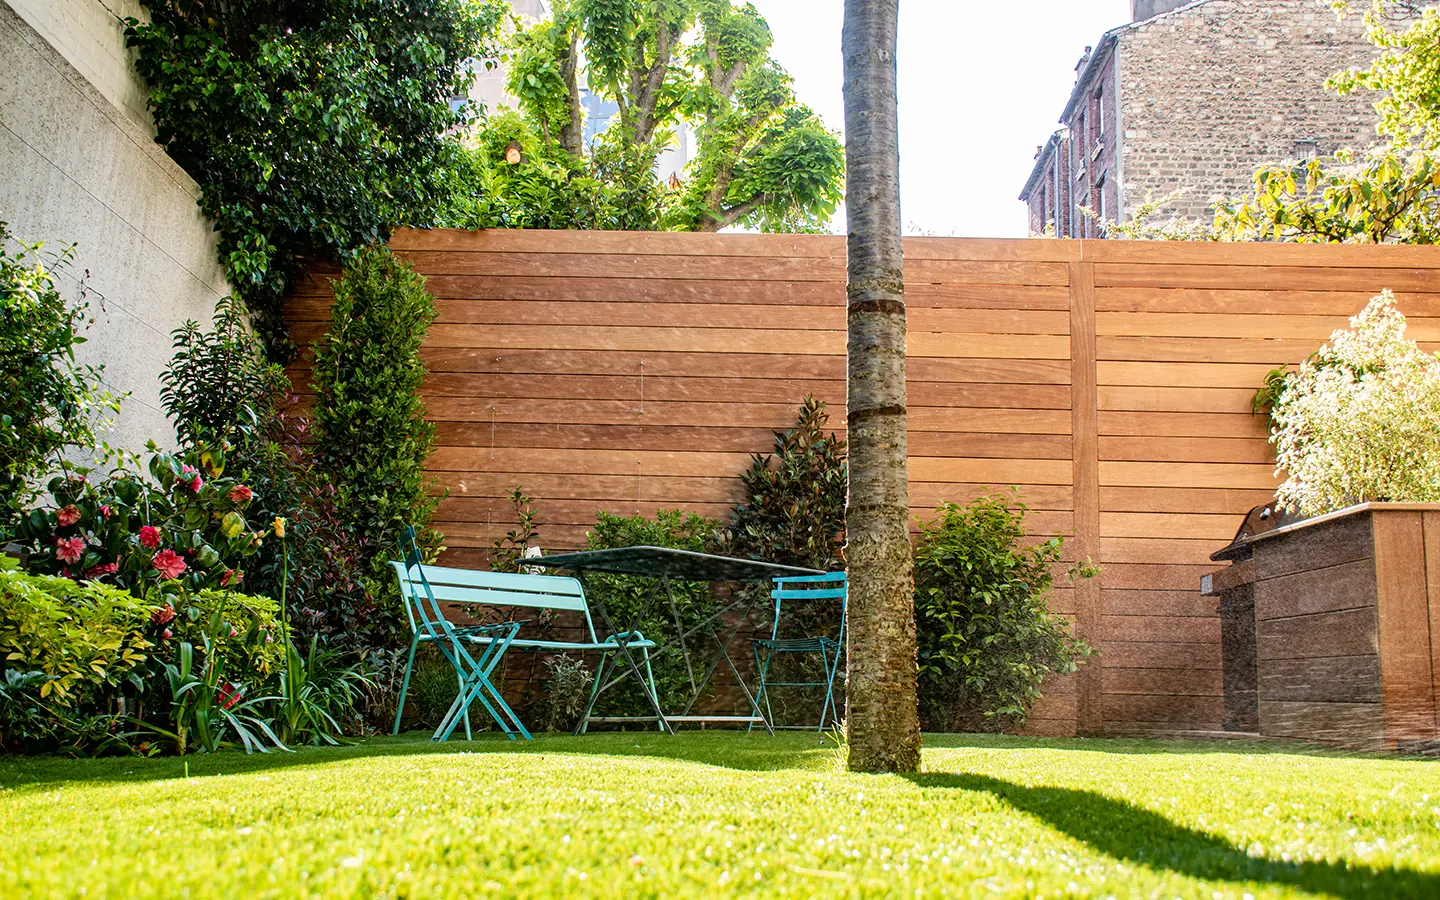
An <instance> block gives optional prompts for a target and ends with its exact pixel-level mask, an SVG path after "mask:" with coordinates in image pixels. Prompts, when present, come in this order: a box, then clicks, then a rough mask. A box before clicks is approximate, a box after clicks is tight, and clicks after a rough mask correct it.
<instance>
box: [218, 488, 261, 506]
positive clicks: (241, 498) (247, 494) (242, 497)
mask: <svg viewBox="0 0 1440 900" xmlns="http://www.w3.org/2000/svg"><path fill="white" fill-rule="evenodd" d="M225 496H227V497H229V498H230V502H232V503H249V502H250V498H251V497H253V496H255V492H254V491H252V490H250V489H249V488H248V487H246V486H245V485H243V484H237V485H235V486H234V487H233V488H231V489H230V493H228V494H226V495H225Z"/></svg>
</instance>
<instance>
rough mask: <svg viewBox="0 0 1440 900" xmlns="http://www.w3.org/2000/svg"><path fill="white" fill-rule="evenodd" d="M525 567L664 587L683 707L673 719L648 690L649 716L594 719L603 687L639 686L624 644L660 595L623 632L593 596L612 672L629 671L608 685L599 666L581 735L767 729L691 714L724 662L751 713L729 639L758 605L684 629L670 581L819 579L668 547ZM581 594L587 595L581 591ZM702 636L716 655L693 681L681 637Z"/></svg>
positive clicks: (748, 719) (729, 607)
mask: <svg viewBox="0 0 1440 900" xmlns="http://www.w3.org/2000/svg"><path fill="white" fill-rule="evenodd" d="M522 562H523V564H524V565H527V566H544V567H546V568H551V569H568V570H570V571H572V572H575V573H576V574H577V575H579V576H580V577H581V579H582V580H583V578H584V575H585V573H586V572H608V573H611V574H616V575H641V576H644V577H647V578H654V579H657V580H658V582H659V585H660V587H661V588H662V589H663V596H664V597H665V599H666V601H667V602H668V603H669V606H670V614H671V615H672V616H673V617H674V619H675V624H676V635H677V636H676V641H677V642H678V643H679V645H680V647H679V649H680V655H681V657H682V658H683V659H684V660H685V672H686V675H687V676H688V677H689V680H690V689H691V690H690V699H689V702H688V703H687V704H686V706H685V709H684V710H683V711H682V712H680V713H678V714H674V715H670V714H667V713H665V712H664V711H663V710H661V709H660V705H659V704H658V703H657V702H655V700H654V699H653V698H651V697H650V695H649V692H648V691H643V692H642V693H645V695H646V699H647V700H649V701H650V705H651V707H652V708H653V709H654V710H655V715H654V716H653V717H652V716H594V715H591V713H593V712H594V708H595V701H596V699H598V696H599V694H600V693H601V692H602V691H603V690H605V689H606V688H609V687H611V686H612V685H614V684H615V682H617V681H619V680H620V679H621V678H623V677H624V674H631V675H634V677H635V678H636V680H637V681H639V682H641V684H644V682H645V679H644V677H643V676H642V675H641V672H640V664H639V663H638V662H637V661H636V659H635V658H634V656H633V655H632V654H631V652H630V648H629V647H628V646H627V645H626V644H627V642H626V640H625V638H626V637H628V636H629V635H630V634H631V633H632V632H634V631H635V629H636V628H637V627H638V626H639V624H640V621H641V620H642V619H643V618H644V617H645V614H646V613H647V612H649V610H650V605H651V603H652V602H653V601H654V600H655V599H656V598H657V597H658V596H659V595H660V592H652V593H651V596H650V598H649V600H647V601H646V603H645V604H644V605H643V606H642V607H641V608H640V609H639V610H638V611H637V612H636V613H635V615H634V617H633V619H632V621H631V622H630V624H629V626H628V627H627V628H624V629H620V628H616V627H615V623H614V622H613V621H611V619H610V612H609V610H607V609H606V608H605V604H604V603H603V602H601V601H597V600H596V599H594V598H593V597H592V598H591V599H590V603H591V604H592V606H593V607H594V608H595V612H596V613H597V614H598V615H599V616H600V621H601V622H602V623H603V624H604V626H605V628H606V629H608V631H609V633H610V634H612V635H615V636H616V642H617V643H618V644H619V645H620V652H619V653H617V654H614V655H613V656H610V657H608V659H609V669H610V670H611V671H613V669H614V668H615V666H616V665H617V664H618V660H619V657H622V656H623V657H624V660H625V663H626V665H627V666H628V667H629V671H628V673H622V674H621V675H619V676H616V677H615V678H614V679H613V680H611V681H610V682H608V683H607V682H606V678H607V677H608V676H609V674H610V672H609V671H607V669H606V665H605V664H603V663H602V665H601V670H600V671H599V672H598V673H596V676H595V677H596V680H597V683H598V684H599V685H600V688H599V689H598V690H597V691H596V692H595V693H593V694H592V695H591V698H590V702H589V703H588V704H587V705H586V707H585V713H584V715H582V716H581V717H580V724H579V725H577V726H576V727H575V733H576V734H580V733H582V732H584V731H585V729H586V728H587V727H588V726H589V724H590V723H592V722H648V721H652V719H653V720H654V721H656V722H657V723H658V724H659V725H660V727H661V728H663V729H664V730H666V731H668V732H670V733H672V734H673V733H674V731H675V729H674V727H673V724H674V723H677V722H728V723H749V724H754V723H757V722H758V723H759V724H761V725H764V726H765V728H766V730H767V731H768V730H770V723H769V722H766V721H765V719H764V717H763V716H758V715H746V716H705V715H692V714H691V711H692V710H693V709H694V707H695V702H696V701H697V700H699V699H700V695H701V694H702V693H703V692H704V690H705V688H706V687H707V686H708V685H709V684H710V680H711V679H712V678H714V676H715V671H716V670H717V669H718V668H719V667H720V663H721V662H722V661H723V662H724V663H726V664H727V665H728V666H729V667H730V672H731V673H732V674H733V675H734V676H735V683H736V684H738V685H739V686H740V690H741V691H743V692H744V693H745V698H746V699H747V700H749V701H750V708H751V710H752V711H753V710H754V709H755V708H756V706H755V697H754V695H753V694H751V693H750V688H749V687H748V686H746V684H745V679H744V678H742V677H740V671H739V669H737V668H736V667H735V661H734V660H733V659H731V658H730V652H729V649H728V647H729V643H730V641H731V640H733V639H734V637H735V633H736V632H737V631H738V630H739V628H740V625H741V624H742V623H743V622H744V621H745V620H746V618H748V617H749V614H750V612H751V611H752V610H753V609H754V606H755V605H756V603H757V601H755V600H754V599H753V598H752V599H751V600H749V601H746V600H744V599H740V598H737V599H735V600H732V601H731V602H730V603H728V604H726V605H725V606H724V607H722V608H721V609H718V610H716V611H714V612H712V613H711V614H710V615H709V616H707V617H706V618H705V620H704V621H702V622H700V623H698V624H696V625H692V626H690V628H689V629H688V630H687V629H686V628H685V627H684V626H683V625H682V624H681V623H680V611H679V607H678V606H677V604H676V603H675V595H674V593H673V592H672V591H671V590H670V582H671V581H672V580H673V581H706V582H712V583H713V582H717V581H769V580H770V579H772V578H779V577H781V576H786V575H790V576H794V575H823V574H825V573H824V572H822V571H820V570H819V569H804V568H798V567H796V566H782V565H780V564H779V563H771V562H761V561H759V560H753V559H736V558H734V557H730V556H715V555H712V554H709V553H696V552H694V551H692V550H676V549H673V548H670V547H617V548H614V549H611V550H587V551H584V552H582V553H564V554H559V555H556V556H538V557H530V558H527V559H525V560H522ZM586 596H587V597H591V595H590V592H589V591H588V590H587V591H586ZM740 610H743V611H744V613H743V614H742V615H741V616H740V617H739V619H738V620H737V621H736V624H735V626H734V627H733V628H731V629H730V632H729V633H728V634H727V635H726V636H725V637H723V638H722V637H721V636H720V634H719V632H718V631H717V630H716V628H715V624H716V623H717V622H719V621H720V620H721V619H722V618H723V617H724V616H726V615H728V614H730V613H732V612H736V611H740ZM702 631H703V632H705V634H706V635H707V636H708V637H709V638H710V639H711V640H713V641H714V642H715V645H716V648H717V650H718V652H717V653H716V655H715V658H714V659H713V660H712V661H711V662H710V667H709V669H708V671H706V672H705V675H704V676H703V677H702V678H700V679H698V680H697V679H696V677H695V667H694V665H693V663H692V660H691V654H690V648H689V646H688V645H687V644H686V642H685V641H686V638H688V637H691V636H692V635H695V634H697V633H699V632H702Z"/></svg>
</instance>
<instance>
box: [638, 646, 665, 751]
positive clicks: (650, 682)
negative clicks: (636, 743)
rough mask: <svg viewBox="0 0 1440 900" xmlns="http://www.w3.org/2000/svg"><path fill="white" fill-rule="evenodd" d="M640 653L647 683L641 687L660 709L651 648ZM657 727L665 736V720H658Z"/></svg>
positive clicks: (641, 649)
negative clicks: (651, 661)
mask: <svg viewBox="0 0 1440 900" xmlns="http://www.w3.org/2000/svg"><path fill="white" fill-rule="evenodd" d="M640 652H641V654H642V655H643V657H644V659H645V683H644V684H643V685H641V687H643V688H645V689H646V690H648V691H649V692H650V699H651V700H654V701H655V707H656V708H657V709H658V708H659V707H660V692H659V691H657V690H655V673H654V671H652V670H651V668H650V648H649V647H642V648H640ZM655 727H656V728H658V729H660V732H661V733H662V734H663V733H664V731H665V720H664V719H660V720H657V721H656V722H655Z"/></svg>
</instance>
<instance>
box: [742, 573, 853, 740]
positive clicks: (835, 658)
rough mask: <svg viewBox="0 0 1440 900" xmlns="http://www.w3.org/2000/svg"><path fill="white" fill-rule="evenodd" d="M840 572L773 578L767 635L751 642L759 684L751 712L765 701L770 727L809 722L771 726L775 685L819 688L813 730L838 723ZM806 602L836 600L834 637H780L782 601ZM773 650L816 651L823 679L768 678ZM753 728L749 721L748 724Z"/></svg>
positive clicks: (843, 611)
mask: <svg viewBox="0 0 1440 900" xmlns="http://www.w3.org/2000/svg"><path fill="white" fill-rule="evenodd" d="M845 586H846V581H845V573H844V572H830V573H827V574H825V575H801V576H797V577H794V578H790V577H786V578H776V579H775V589H774V590H772V591H771V592H770V597H771V598H772V599H773V600H774V601H775V621H774V624H772V625H771V627H770V637H769V638H768V639H763V638H762V639H760V640H756V641H755V642H754V645H755V670H756V671H757V672H758V673H759V675H760V678H759V681H760V685H759V688H758V689H757V690H756V691H755V700H754V705H755V712H754V713H753V715H757V716H758V715H762V713H761V712H760V704H761V703H762V702H763V703H764V704H765V712H764V713H763V715H764V716H765V721H766V722H769V723H770V724H771V726H772V727H774V728H792V729H793V728H810V727H811V726H809V725H798V726H797V725H783V726H782V725H775V722H774V713H773V712H772V711H771V709H770V689H771V688H776V687H823V688H824V689H825V702H824V704H822V705H821V707H820V724H819V725H818V726H815V728H816V730H817V731H824V730H825V727H826V725H827V723H833V724H836V725H838V724H840V710H839V704H838V702H837V701H836V699H835V679H836V678H838V677H839V675H840V658H841V657H842V656H843V655H844V652H845V619H846V615H847V613H848V612H849V599H848V594H847V592H846V590H845ZM787 600H790V601H795V602H806V601H815V600H839V601H840V629H839V632H838V633H837V634H836V636H835V637H834V638H830V637H825V636H810V637H795V638H782V637H780V619H781V612H782V608H783V605H784V603H785V601H787ZM777 653H818V654H820V660H821V663H822V671H823V673H824V675H823V678H824V680H823V681H771V680H770V678H769V675H770V663H771V661H772V660H773V659H774V658H775V655H776V654H777ZM750 727H751V728H752V729H753V728H754V727H755V726H754V725H753V724H752V725H751V726H750Z"/></svg>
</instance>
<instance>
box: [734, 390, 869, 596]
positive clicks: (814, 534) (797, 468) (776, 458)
mask: <svg viewBox="0 0 1440 900" xmlns="http://www.w3.org/2000/svg"><path fill="white" fill-rule="evenodd" d="M828 418H829V413H827V412H826V411H825V404H824V403H822V402H820V401H818V400H816V399H815V398H814V397H810V396H807V397H806V398H805V401H804V402H803V403H802V404H801V406H800V412H799V414H798V415H797V416H796V417H795V427H793V428H791V429H789V430H787V431H784V432H778V431H777V432H776V433H775V449H774V451H773V452H771V453H769V454H766V455H761V454H759V453H757V454H755V455H754V459H753V460H752V461H751V464H750V468H749V469H748V470H746V471H745V472H744V473H742V474H741V475H740V480H741V481H742V482H743V483H744V485H745V502H744V503H742V504H740V505H739V506H737V507H736V508H735V513H734V514H733V515H732V516H731V517H730V527H729V528H728V529H727V530H726V531H725V533H724V535H723V541H724V542H723V544H722V548H721V549H722V552H725V553H728V554H729V555H734V556H743V557H749V558H751V559H763V560H768V561H770V562H777V563H783V564H785V565H790V566H808V567H810V568H813V569H823V570H824V571H827V572H832V571H835V570H837V569H843V568H844V565H843V563H842V561H841V558H842V555H843V552H844V547H845V486H846V481H845V479H846V475H847V468H846V461H845V441H844V440H843V439H841V438H838V437H836V436H835V434H834V433H833V432H832V433H830V434H828V435H827V434H826V433H825V422H826V420H827V419H828Z"/></svg>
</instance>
